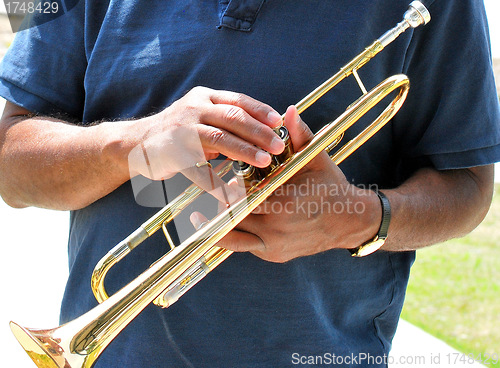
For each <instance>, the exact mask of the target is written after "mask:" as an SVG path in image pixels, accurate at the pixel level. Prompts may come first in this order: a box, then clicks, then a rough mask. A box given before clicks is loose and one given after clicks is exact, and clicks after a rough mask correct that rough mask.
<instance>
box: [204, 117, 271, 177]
mask: <svg viewBox="0 0 500 368" xmlns="http://www.w3.org/2000/svg"><path fill="white" fill-rule="evenodd" d="M198 132H199V135H200V140H201V144H202V146H203V148H204V150H205V151H206V152H208V153H221V154H223V155H224V156H227V157H231V158H232V159H233V160H241V161H244V162H247V163H248V164H250V165H253V166H257V167H266V166H268V165H269V164H270V163H271V155H270V154H269V153H267V152H266V151H264V150H263V149H260V148H259V147H257V146H255V145H254V144H251V143H249V142H248V141H246V140H244V139H242V138H240V137H238V136H236V135H234V134H232V133H231V132H229V131H227V130H225V129H220V128H218V127H213V126H210V125H199V126H198ZM271 134H274V135H275V136H276V134H275V133H274V132H272V131H271ZM273 138H274V137H273Z"/></svg>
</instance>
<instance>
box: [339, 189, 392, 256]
mask: <svg viewBox="0 0 500 368" xmlns="http://www.w3.org/2000/svg"><path fill="white" fill-rule="evenodd" d="M375 193H377V195H378V198H379V199H380V203H381V204H382V222H381V223H380V228H379V229H378V233H377V235H375V238H373V239H372V240H370V241H368V242H367V243H365V244H363V245H360V246H359V247H357V248H353V249H349V251H350V252H351V255H352V256H353V257H364V256H367V255H368V254H371V253H373V252H375V251H376V250H378V249H380V247H381V246H382V245H384V243H385V240H386V239H387V232H388V230H389V223H390V222H391V204H390V203H389V199H387V197H386V196H385V195H384V193H382V192H379V191H378V190H377V191H375Z"/></svg>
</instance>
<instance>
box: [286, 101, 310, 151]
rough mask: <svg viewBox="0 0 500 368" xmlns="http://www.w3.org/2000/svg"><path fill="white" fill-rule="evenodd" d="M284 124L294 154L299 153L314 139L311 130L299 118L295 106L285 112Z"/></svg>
mask: <svg viewBox="0 0 500 368" xmlns="http://www.w3.org/2000/svg"><path fill="white" fill-rule="evenodd" d="M284 124H285V127H286V128H287V129H288V133H289V134H290V139H291V140H292V145H293V150H294V151H295V152H297V151H299V150H300V149H301V148H302V147H304V146H305V145H306V144H307V143H309V142H310V141H311V139H313V137H314V134H313V133H312V132H311V129H309V127H308V126H307V125H306V123H304V121H303V120H302V119H301V118H300V116H299V112H298V111H297V108H296V107H295V106H289V107H288V109H287V110H286V114H285V121H284Z"/></svg>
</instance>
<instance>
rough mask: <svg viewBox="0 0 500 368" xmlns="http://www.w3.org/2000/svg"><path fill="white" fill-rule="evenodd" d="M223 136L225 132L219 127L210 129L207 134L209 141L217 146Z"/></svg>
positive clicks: (224, 136) (223, 138)
mask: <svg viewBox="0 0 500 368" xmlns="http://www.w3.org/2000/svg"><path fill="white" fill-rule="evenodd" d="M225 138H226V133H225V132H224V131H222V130H220V129H215V130H212V131H211V132H210V133H209V134H208V139H209V142H210V143H211V145H213V146H217V145H219V144H221V143H222V142H223V141H224V140H225Z"/></svg>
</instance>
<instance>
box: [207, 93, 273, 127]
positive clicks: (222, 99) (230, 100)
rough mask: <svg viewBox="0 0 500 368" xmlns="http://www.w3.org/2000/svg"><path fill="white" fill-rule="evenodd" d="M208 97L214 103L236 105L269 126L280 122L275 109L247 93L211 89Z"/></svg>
mask: <svg viewBox="0 0 500 368" xmlns="http://www.w3.org/2000/svg"><path fill="white" fill-rule="evenodd" d="M210 99H211V101H212V102H213V103H214V104H223V105H232V106H238V107H240V108H242V109H243V110H245V111H246V112H247V113H248V114H250V115H251V116H252V117H253V118H255V119H256V120H258V121H260V122H262V123H264V124H266V125H268V126H269V127H271V128H275V127H277V126H279V125H280V124H281V115H280V114H279V113H278V112H277V111H276V110H274V109H273V108H272V107H271V106H269V105H266V104H264V103H262V102H260V101H257V100H255V99H253V98H252V97H249V96H247V95H244V94H241V93H235V92H229V91H213V93H212V95H211V97H210Z"/></svg>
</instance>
